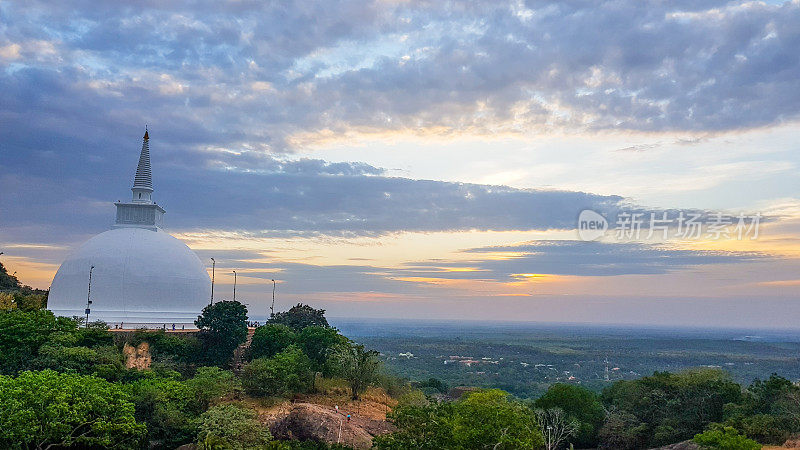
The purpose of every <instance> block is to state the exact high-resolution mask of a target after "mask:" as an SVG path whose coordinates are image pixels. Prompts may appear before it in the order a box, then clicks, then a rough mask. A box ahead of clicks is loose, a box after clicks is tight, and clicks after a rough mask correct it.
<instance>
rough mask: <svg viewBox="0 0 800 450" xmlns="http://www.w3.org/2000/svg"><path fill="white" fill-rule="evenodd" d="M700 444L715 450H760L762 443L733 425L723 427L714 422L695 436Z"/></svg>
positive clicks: (695, 440) (696, 441) (695, 439)
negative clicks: (748, 436) (741, 432)
mask: <svg viewBox="0 0 800 450" xmlns="http://www.w3.org/2000/svg"><path fill="white" fill-rule="evenodd" d="M694 442H695V443H697V444H698V445H700V446H702V447H704V448H709V449H714V450H759V449H760V448H761V445H760V444H759V443H758V442H756V441H754V440H751V439H748V438H747V437H746V436H744V435H743V434H739V432H738V431H736V429H735V428H733V427H723V426H720V425H719V424H714V425H712V426H711V427H709V429H708V430H706V431H705V432H703V433H700V434H698V435H696V436H695V437H694Z"/></svg>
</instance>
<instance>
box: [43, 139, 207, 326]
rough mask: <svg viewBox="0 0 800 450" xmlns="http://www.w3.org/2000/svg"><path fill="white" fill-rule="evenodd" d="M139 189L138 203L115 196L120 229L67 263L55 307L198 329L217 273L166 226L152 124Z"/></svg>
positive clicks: (53, 290) (62, 312)
mask: <svg viewBox="0 0 800 450" xmlns="http://www.w3.org/2000/svg"><path fill="white" fill-rule="evenodd" d="M131 191H133V199H132V201H131V202H128V203H123V202H117V203H115V205H116V207H117V218H116V223H115V224H114V228H113V229H111V230H109V231H106V232H104V233H100V234H98V235H97V236H95V237H93V238H91V239H89V240H88V241H87V242H86V243H84V244H83V245H81V246H80V247H79V248H78V249H77V250H76V251H75V252H74V253H73V254H72V255H70V256H69V257H68V258H67V259H66V260H65V261H64V262H63V263H62V264H61V267H59V269H58V272H57V273H56V276H55V278H53V283H52V285H51V287H50V295H49V298H48V301H47V307H48V309H50V310H51V311H53V313H55V314H56V315H59V316H67V317H73V316H80V317H85V316H86V309H87V306H88V308H89V321H95V320H102V321H104V322H106V323H108V324H109V325H110V326H111V327H112V328H113V327H115V326H117V325H119V324H122V326H124V327H125V328H133V327H162V326H165V325H166V326H167V327H170V328H171V327H172V324H176V326H177V327H178V328H180V327H182V326H185V327H186V328H194V324H193V322H194V320H195V319H196V318H197V316H198V315H199V314H200V312H201V310H202V309H203V308H204V307H205V306H206V305H208V304H209V302H210V298H211V280H210V279H209V277H208V273H207V272H206V268H205V267H204V265H203V263H202V262H201V261H200V259H199V258H198V257H197V255H196V254H195V253H194V252H193V251H192V250H191V249H189V247H187V246H186V244H184V243H183V242H181V241H180V240H178V239H176V238H174V237H172V236H170V235H169V234H167V233H166V232H164V231H163V230H162V229H161V224H162V218H163V216H164V212H165V211H164V209H163V208H161V207H160V206H158V205H157V204H156V203H155V202H153V199H152V194H153V179H152V174H151V170H150V142H149V135H148V132H147V131H145V133H144V142H143V144H142V152H141V155H140V156H139V165H138V167H137V168H136V177H135V179H134V182H133V187H132V188H131ZM90 272H91V291H90V289H89V276H90ZM88 301H91V305H88Z"/></svg>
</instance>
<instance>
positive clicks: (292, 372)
mask: <svg viewBox="0 0 800 450" xmlns="http://www.w3.org/2000/svg"><path fill="white" fill-rule="evenodd" d="M312 376H313V371H312V370H311V360H309V359H308V356H306V355H305V353H303V351H302V350H300V348H299V347H297V346H295V345H292V346H289V347H288V348H286V349H285V350H284V351H282V352H280V353H278V354H276V355H275V356H273V357H272V358H258V359H254V360H253V361H252V362H251V363H249V364H247V365H246V366H244V373H243V374H242V385H243V386H244V389H245V390H246V391H247V392H248V393H249V394H250V395H255V396H269V395H280V396H285V395H291V394H295V393H299V392H305V391H307V390H308V389H309V387H310V386H311V377H312Z"/></svg>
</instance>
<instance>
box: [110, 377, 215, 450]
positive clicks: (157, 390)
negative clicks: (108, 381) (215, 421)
mask: <svg viewBox="0 0 800 450" xmlns="http://www.w3.org/2000/svg"><path fill="white" fill-rule="evenodd" d="M176 378H177V377H175V378H163V377H158V376H151V377H147V378H142V379H139V380H137V381H134V382H132V383H130V384H127V385H125V388H126V390H127V391H128V392H129V393H130V396H131V399H132V401H133V402H134V404H135V405H136V420H138V421H140V422H144V423H146V424H147V437H148V440H149V441H150V443H151V446H153V447H155V448H163V449H174V448H175V447H178V446H179V445H182V444H187V443H189V442H192V441H193V440H194V437H195V435H196V433H197V421H196V419H197V417H198V416H199V415H200V413H201V412H202V408H201V407H200V405H198V403H197V402H196V394H195V393H194V392H192V390H191V389H190V388H189V387H188V386H187V385H186V384H185V383H183V382H181V381H178V380H177V379H176Z"/></svg>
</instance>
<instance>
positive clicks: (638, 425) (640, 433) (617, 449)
mask: <svg viewBox="0 0 800 450" xmlns="http://www.w3.org/2000/svg"><path fill="white" fill-rule="evenodd" d="M647 434H648V427H647V425H646V424H644V423H642V422H641V421H640V420H639V419H638V418H636V416H634V415H633V414H630V413H627V412H624V411H613V412H610V413H609V414H608V415H607V416H606V420H605V422H604V423H603V426H602V427H601V428H600V431H599V432H598V438H599V441H600V448H601V449H609V450H634V449H639V448H642V447H644V446H645V442H646V441H647Z"/></svg>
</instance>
